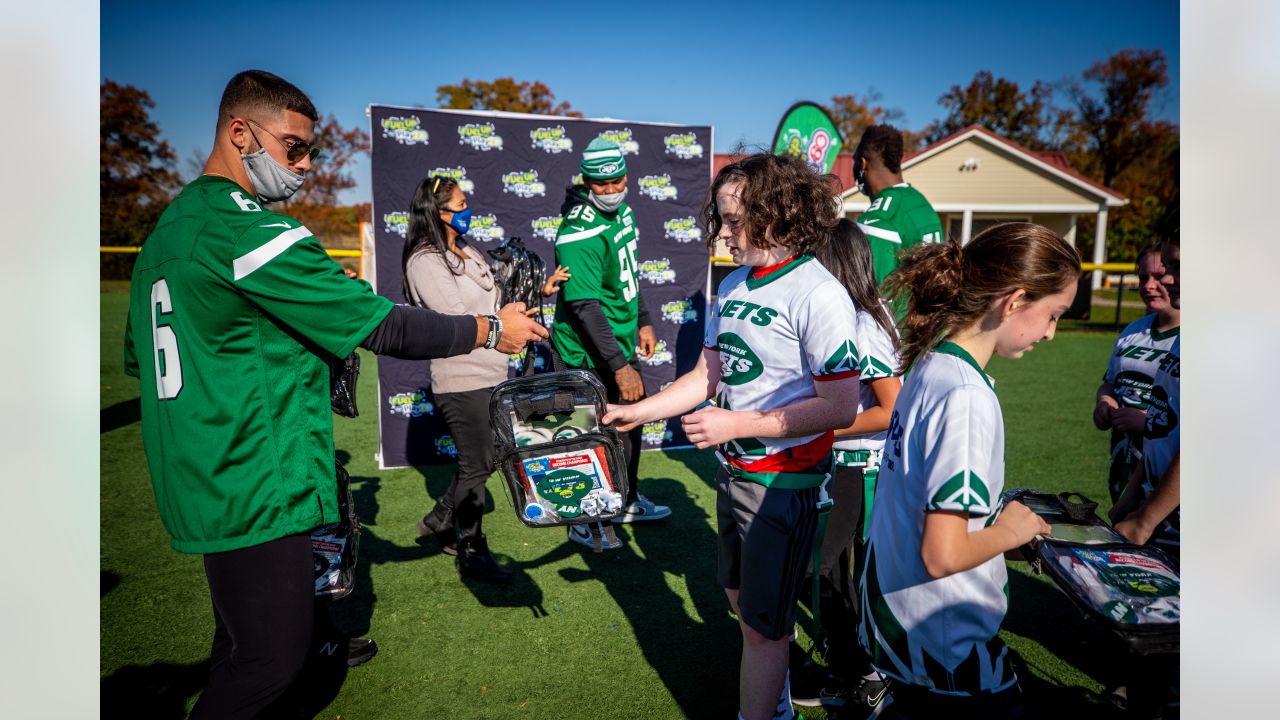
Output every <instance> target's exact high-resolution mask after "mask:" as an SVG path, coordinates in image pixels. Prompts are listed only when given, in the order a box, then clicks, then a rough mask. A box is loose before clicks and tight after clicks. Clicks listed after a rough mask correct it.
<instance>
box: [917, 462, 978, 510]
mask: <svg viewBox="0 0 1280 720" xmlns="http://www.w3.org/2000/svg"><path fill="white" fill-rule="evenodd" d="M929 509H931V510H965V511H968V512H979V513H982V514H987V513H989V512H991V493H990V491H988V490H987V484H986V483H985V482H983V481H982V478H980V477H978V474H977V473H974V472H971V471H969V470H961V471H960V472H958V473H956V474H955V475H953V476H951V479H950V480H948V481H946V482H945V483H943V484H942V487H941V488H938V492H936V493H934V495H933V500H931V501H929Z"/></svg>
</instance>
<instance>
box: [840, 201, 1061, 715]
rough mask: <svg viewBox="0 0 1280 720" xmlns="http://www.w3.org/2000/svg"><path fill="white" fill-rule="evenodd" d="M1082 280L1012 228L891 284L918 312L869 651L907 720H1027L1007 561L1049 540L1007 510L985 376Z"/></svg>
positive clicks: (884, 515) (876, 565)
mask: <svg viewBox="0 0 1280 720" xmlns="http://www.w3.org/2000/svg"><path fill="white" fill-rule="evenodd" d="M1079 277H1080V256H1079V255H1078V254H1077V253H1076V251H1075V249H1074V248H1073V247H1071V245H1069V244H1068V243H1066V242H1065V241H1064V240H1063V239H1062V238H1060V237H1058V235H1057V234H1055V233H1054V232H1052V231H1050V230H1048V229H1046V228H1043V227H1040V226H1039V225H1032V224H1030V223H1006V224H1003V225H997V226H995V227H993V228H991V229H989V230H986V231H985V232H983V233H981V234H979V235H978V236H977V237H975V238H974V239H973V241H972V242H970V243H969V244H968V245H967V246H965V247H964V248H961V246H960V244H959V243H958V242H956V241H955V239H954V238H953V239H951V240H948V241H947V242H946V243H944V244H938V245H934V244H929V245H924V246H921V247H920V248H918V249H917V250H915V251H913V252H912V253H911V254H910V255H908V257H907V258H906V260H905V261H904V262H903V264H902V265H901V266H900V267H899V268H898V270H897V272H896V273H894V275H892V276H891V277H890V278H889V282H888V285H889V288H890V296H891V297H895V298H899V299H905V300H907V301H908V302H909V305H908V310H907V314H906V316H905V317H904V319H903V323H904V336H903V343H902V360H903V368H904V369H905V370H906V375H905V381H904V383H903V387H902V392H901V394H900V395H899V396H898V400H897V403H896V404H895V406H894V410H893V417H892V419H891V420H890V425H889V435H888V438H887V439H886V442H885V448H884V453H883V456H882V458H881V467H880V477H879V482H878V483H877V485H876V496H875V504H874V506H873V507H872V511H871V526H870V529H869V541H868V547H867V558H866V565H865V568H864V569H863V570H862V572H861V575H860V577H861V586H860V590H861V599H862V624H861V627H860V630H859V637H860V639H861V640H862V642H863V645H864V646H865V647H866V648H867V650H868V652H869V653H870V655H871V661H872V663H873V664H874V665H875V667H876V669H877V670H879V671H880V672H881V673H883V674H885V675H886V676H888V677H889V678H890V679H891V681H892V682H891V684H890V693H891V698H892V707H891V708H890V712H891V713H893V714H894V716H896V717H904V718H917V717H920V718H928V717H953V718H956V717H982V718H983V720H991V718H998V717H1021V715H1020V714H1019V713H1020V712H1022V709H1021V703H1020V700H1019V695H1020V691H1019V689H1018V686H1017V678H1016V676H1015V675H1014V672H1013V669H1012V667H1010V657H1009V652H1008V648H1007V647H1005V645H1004V643H1003V642H1002V641H1001V640H1000V638H999V636H998V632H999V630H1000V624H1001V623H1002V622H1003V620H1004V615H1005V611H1006V610H1007V607H1008V596H1007V595H1006V592H1007V589H1008V578H1007V576H1006V571H1005V565H1004V554H1005V553H1006V552H1009V551H1011V550H1015V549H1016V548H1019V547H1021V546H1022V545H1024V544H1026V543H1027V542H1029V541H1030V540H1031V539H1032V538H1033V537H1035V536H1036V535H1038V534H1046V533H1048V532H1049V526H1048V525H1047V524H1046V523H1045V522H1044V521H1043V520H1041V519H1040V518H1039V516H1037V515H1035V514H1034V513H1032V512H1031V511H1030V510H1028V509H1027V508H1026V507H1025V506H1024V505H1022V504H1021V503H1017V502H1013V503H1009V504H1008V505H1006V506H1004V507H1003V508H1002V507H1001V506H1000V496H1001V493H1002V492H1003V490H1004V421H1003V419H1002V417H1001V413H1000V403H999V401H998V400H997V399H996V394H995V391H994V388H993V383H994V381H993V380H992V379H991V378H990V377H988V376H987V374H986V373H985V372H984V370H983V368H984V367H985V366H986V365H987V363H988V361H989V360H990V359H991V357H992V355H995V354H999V355H1000V356H1002V357H1006V358H1019V357H1021V356H1022V354H1023V353H1025V352H1028V351H1029V350H1031V348H1032V346H1033V345H1034V344H1035V343H1036V342H1038V341H1040V340H1051V339H1052V338H1053V334H1054V327H1055V324H1056V323H1057V320H1058V317H1059V316H1060V315H1061V314H1062V313H1063V312H1065V311H1066V309H1067V308H1068V307H1070V306H1071V300H1072V298H1074V297H1075V290H1076V282H1077V280H1078V278H1079ZM940 340H941V341H940Z"/></svg>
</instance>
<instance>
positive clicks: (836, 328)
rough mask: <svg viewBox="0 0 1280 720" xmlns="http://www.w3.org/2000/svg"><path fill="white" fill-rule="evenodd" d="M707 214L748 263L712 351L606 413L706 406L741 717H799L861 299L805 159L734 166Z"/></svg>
mask: <svg viewBox="0 0 1280 720" xmlns="http://www.w3.org/2000/svg"><path fill="white" fill-rule="evenodd" d="M703 217H704V220H705V222H706V224H707V227H708V230H709V232H708V237H709V238H710V239H711V240H712V241H713V242H714V240H715V239H720V240H723V241H724V242H725V243H726V244H727V245H728V247H729V252H730V253H731V254H732V256H733V259H734V260H735V261H736V262H737V263H738V264H740V265H742V267H741V268H739V269H738V270H736V271H734V272H732V273H730V274H729V276H728V277H726V278H725V280H724V282H722V283H721V284H720V291H719V295H718V297H717V300H716V308H715V312H714V314H713V316H712V317H710V318H709V319H708V322H707V332H706V337H705V341H704V343H703V346H704V347H703V351H702V356H701V357H700V358H699V360H698V364H697V366H696V367H694V369H693V370H692V371H691V372H689V373H687V374H686V375H683V376H681V377H680V378H679V379H677V380H676V381H675V382H674V383H672V384H671V386H670V387H668V388H667V389H666V390H664V391H662V392H660V393H658V394H657V395H654V396H653V397H650V398H646V399H644V400H642V401H640V402H638V403H636V404H634V405H626V406H610V411H609V413H608V414H607V415H606V416H605V417H604V421H605V422H611V423H614V424H616V425H617V426H618V427H619V429H621V430H624V431H625V430H627V429H629V428H632V427H636V426H637V425H639V424H641V423H645V422H650V421H653V420H659V419H662V418H668V417H672V416H675V415H684V414H685V413H689V411H690V410H694V408H695V406H697V407H698V409H697V410H696V411H695V412H692V413H690V414H688V415H685V416H684V418H683V419H682V422H683V424H684V431H685V434H686V435H687V436H688V438H689V442H691V443H693V444H694V445H696V446H697V447H698V448H711V447H715V448H717V455H718V456H719V457H720V459H721V468H720V470H719V472H718V473H717V475H716V480H715V483H716V491H717V499H716V517H717V521H718V525H719V562H718V573H717V575H718V579H719V581H720V584H721V585H722V586H723V587H724V588H725V593H726V594H727V595H728V599H729V604H730V605H731V606H732V607H733V610H734V612H735V613H736V614H737V616H738V622H739V626H740V629H741V631H742V638H743V647H742V660H741V669H740V676H739V680H740V687H739V697H738V699H739V708H740V710H741V717H744V718H747V719H748V720H755V719H756V718H790V717H793V710H792V707H791V702H790V694H789V692H788V691H787V653H788V648H787V646H788V636H789V635H790V633H791V630H792V627H793V626H794V624H795V604H796V597H797V595H798V594H799V591H800V586H801V581H802V579H803V577H804V571H805V567H806V564H807V562H808V561H809V559H810V558H811V557H812V552H813V542H814V534H815V531H816V528H817V520H818V509H817V508H818V503H819V502H820V501H821V500H822V499H824V498H825V495H826V493H825V481H826V479H827V478H828V477H829V475H828V473H829V471H830V458H831V445H832V441H833V432H832V431H833V430H835V429H836V428H842V427H848V426H849V425H851V424H852V423H853V421H854V417H855V415H856V412H857V407H858V356H857V350H856V347H857V343H856V342H855V340H856V338H855V337H854V333H855V327H856V316H855V311H854V306H853V302H852V301H851V300H850V299H849V294H848V293H847V292H846V291H845V288H844V286H842V285H841V284H840V282H839V281H837V280H836V279H835V278H834V277H833V276H832V275H831V273H829V272H828V271H827V270H826V269H825V268H823V267H822V265H821V264H820V263H818V262H817V261H816V260H814V259H813V256H812V255H810V254H809V252H810V251H811V250H812V249H813V248H814V247H815V246H816V245H818V244H819V243H822V242H826V239H827V238H828V237H829V236H830V233H831V229H832V227H833V226H834V225H835V223H836V199H835V197H834V193H833V192H832V186H831V185H830V183H829V181H828V179H827V178H825V177H822V176H819V175H817V174H815V173H814V172H813V171H812V170H810V169H809V168H808V167H807V166H806V165H805V164H804V163H803V162H802V161H800V160H798V159H795V158H790V157H780V156H775V155H768V154H758V155H752V156H749V157H747V158H744V159H742V160H740V161H738V162H736V163H733V164H732V165H728V166H726V167H725V168H723V169H721V171H720V172H719V174H717V176H716V178H715V181H714V182H713V183H712V185H711V192H710V197H709V199H708V201H707V204H706V207H705V208H704V210H703ZM712 397H714V398H715V402H714V403H707V402H705V401H707V400H708V398H712ZM700 403H701V404H702V405H699V404H700Z"/></svg>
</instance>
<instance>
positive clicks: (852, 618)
mask: <svg viewBox="0 0 1280 720" xmlns="http://www.w3.org/2000/svg"><path fill="white" fill-rule="evenodd" d="M814 257H815V258H817V260H818V261H819V262H821V263H822V266H823V267H825V268H826V269H827V270H828V271H829V272H830V273H831V274H832V275H834V276H835V277H836V279H837V280H839V281H840V283H841V284H842V285H844V287H845V289H846V290H847V291H848V293H849V297H850V298H851V299H852V300H853V302H854V306H855V308H856V309H857V313H858V321H857V337H858V368H859V373H860V377H859V380H860V382H859V385H858V417H857V419H856V420H854V421H853V424H852V425H850V426H849V427H845V428H840V429H838V430H836V431H835V434H836V439H835V445H834V447H833V457H832V472H831V483H830V484H829V486H828V492H829V493H830V495H831V499H832V500H833V501H834V503H835V504H834V506H833V507H832V509H831V512H830V514H829V515H828V516H827V522H826V530H825V532H824V533H823V537H822V547H821V552H820V553H819V555H820V557H819V569H818V588H817V590H818V611H819V612H818V613H817V616H818V617H819V618H821V626H822V627H821V631H822V636H823V637H824V638H825V640H826V642H825V647H824V648H821V649H822V650H823V659H824V660H825V665H826V671H825V679H824V676H823V675H817V676H816V677H814V675H815V673H814V672H813V671H814V670H815V669H816V668H814V667H811V666H809V667H805V668H804V670H802V671H800V672H797V670H800V668H797V667H796V665H795V663H796V658H795V656H793V658H792V663H793V665H792V671H793V672H792V674H791V676H792V681H793V682H792V696H793V702H795V703H796V704H797V705H817V704H819V703H821V704H822V705H823V706H824V707H826V708H827V709H828V712H834V711H835V709H836V708H843V712H844V713H845V714H847V715H852V716H855V717H861V716H864V715H866V714H868V713H870V712H871V711H872V710H873V709H874V708H875V707H876V705H878V704H879V702H880V700H881V699H882V698H883V697H884V687H885V685H884V682H883V681H882V679H881V678H880V677H879V675H878V674H877V673H876V672H875V671H874V670H873V669H872V668H871V661H870V659H869V658H868V657H867V654H866V651H864V650H863V649H862V646H861V645H859V644H858V598H857V595H856V593H855V592H854V590H855V586H856V582H855V578H856V577H857V576H856V574H855V573H856V572H857V569H858V568H861V567H862V557H863V555H864V553H863V547H864V539H865V534H864V533H865V528H866V518H867V516H868V515H869V514H870V511H871V497H872V493H874V492H875V483H876V477H877V474H878V473H879V470H880V450H881V448H883V447H884V438H885V434H886V433H887V431H888V429H889V415H890V413H892V412H893V404H894V401H895V400H896V399H897V397H898V391H899V390H900V389H901V388H902V380H901V378H900V377H899V373H898V364H899V361H898V329H897V328H896V327H895V326H894V321H893V315H892V312H891V311H890V309H889V306H888V305H887V304H886V303H885V301H884V298H883V297H881V295H880V288H879V286H878V285H877V283H876V275H875V270H874V268H873V263H872V251H871V245H870V243H869V242H868V241H867V237H866V235H864V234H863V233H862V230H860V229H859V228H858V225H857V224H855V223H854V222H853V221H851V220H849V219H848V218H843V219H841V220H840V222H838V223H837V224H836V228H835V231H834V232H833V233H832V237H831V242H828V243H826V244H824V245H821V246H819V247H818V248H817V249H816V250H815V252H814ZM855 548H856V549H855ZM855 558H856V560H855ZM811 580H812V578H810V579H809V580H806V588H807V587H808V583H809V582H810V581H811ZM808 595H809V592H808V590H807V589H806V591H805V592H803V593H801V600H802V601H805V600H808V601H809V602H810V604H812V602H813V601H812V600H811V599H809V597H808ZM811 610H812V608H811ZM806 665H807V663H806ZM819 689H820V690H821V692H819V691H818V690H819ZM806 690H808V692H806Z"/></svg>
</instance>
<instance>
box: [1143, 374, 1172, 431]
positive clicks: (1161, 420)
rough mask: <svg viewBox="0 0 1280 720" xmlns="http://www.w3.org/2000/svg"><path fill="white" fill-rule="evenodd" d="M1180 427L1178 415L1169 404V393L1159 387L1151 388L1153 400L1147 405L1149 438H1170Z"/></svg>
mask: <svg viewBox="0 0 1280 720" xmlns="http://www.w3.org/2000/svg"><path fill="white" fill-rule="evenodd" d="M1177 427H1178V414H1177V413H1176V412H1174V410H1173V406H1172V405H1171V404H1170V403H1169V393H1168V392H1167V391H1165V389H1164V388H1163V387H1161V386H1159V385H1157V386H1155V387H1153V388H1151V399H1150V401H1149V404H1148V405H1147V437H1148V438H1151V439H1156V440H1158V439H1160V438H1166V437H1169V433H1172V432H1173V431H1174V430H1175V429H1177Z"/></svg>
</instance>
